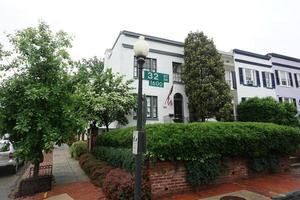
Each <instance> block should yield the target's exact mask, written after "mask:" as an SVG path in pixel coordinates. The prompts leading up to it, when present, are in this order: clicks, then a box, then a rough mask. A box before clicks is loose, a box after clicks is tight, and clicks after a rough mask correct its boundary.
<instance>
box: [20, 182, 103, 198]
mask: <svg viewBox="0 0 300 200" xmlns="http://www.w3.org/2000/svg"><path fill="white" fill-rule="evenodd" d="M65 193H66V194H68V195H69V196H70V197H71V198H73V199H74V200H106V198H105V195H104V194H103V192H102V190H101V189H100V188H98V187H96V186H94V185H93V184H92V183H90V182H88V181H82V182H76V183H70V184H66V185H60V186H54V188H53V189H52V190H51V191H49V192H43V193H39V194H36V195H35V196H31V197H26V198H23V199H22V200H42V199H47V198H49V197H53V196H56V195H59V194H65Z"/></svg>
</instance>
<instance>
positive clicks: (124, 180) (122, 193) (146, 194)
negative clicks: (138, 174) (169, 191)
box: [103, 168, 151, 200]
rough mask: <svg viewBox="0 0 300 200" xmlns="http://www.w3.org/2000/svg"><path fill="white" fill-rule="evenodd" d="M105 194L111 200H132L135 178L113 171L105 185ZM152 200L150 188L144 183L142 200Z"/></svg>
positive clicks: (117, 170)
mask: <svg viewBox="0 0 300 200" xmlns="http://www.w3.org/2000/svg"><path fill="white" fill-rule="evenodd" d="M103 192H104V193H105V194H106V197H107V198H108V199H111V200H130V199H133V196H134V177H133V176H132V174H130V173H129V172H126V171H124V170H122V169H119V168H116V169H113V170H111V171H110V172H109V173H108V174H107V176H106V178H105V180H104V183H103ZM141 199H145V200H146V199H151V198H150V186H149V183H148V182H147V181H145V180H143V181H142V198H141Z"/></svg>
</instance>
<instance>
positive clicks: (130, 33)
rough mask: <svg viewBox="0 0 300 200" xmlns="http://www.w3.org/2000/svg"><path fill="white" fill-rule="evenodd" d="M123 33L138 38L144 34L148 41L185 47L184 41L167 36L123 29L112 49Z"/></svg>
mask: <svg viewBox="0 0 300 200" xmlns="http://www.w3.org/2000/svg"><path fill="white" fill-rule="evenodd" d="M121 35H126V36H128V37H134V38H138V37H139V36H144V37H145V40H148V41H153V42H159V43H163V44H169V45H174V46H179V47H183V45H184V43H183V42H178V41H175V40H169V39H165V38H160V37H155V36H151V35H146V34H141V33H136V32H132V31H126V30H123V31H121V32H120V33H119V35H118V37H117V39H116V41H115V43H114V44H113V46H112V48H111V49H113V48H114V47H115V45H116V43H117V41H118V40H119V38H120V36H121Z"/></svg>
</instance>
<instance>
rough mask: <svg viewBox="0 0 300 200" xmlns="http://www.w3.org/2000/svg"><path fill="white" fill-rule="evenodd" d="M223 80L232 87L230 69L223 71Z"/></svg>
mask: <svg viewBox="0 0 300 200" xmlns="http://www.w3.org/2000/svg"><path fill="white" fill-rule="evenodd" d="M225 81H226V83H227V84H228V85H229V87H230V89H232V88H233V85H232V78H231V72H230V71H225Z"/></svg>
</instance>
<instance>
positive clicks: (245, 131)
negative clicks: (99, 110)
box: [97, 122, 300, 160]
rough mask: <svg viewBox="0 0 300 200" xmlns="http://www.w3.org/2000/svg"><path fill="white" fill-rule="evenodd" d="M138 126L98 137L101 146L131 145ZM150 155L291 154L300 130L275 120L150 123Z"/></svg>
mask: <svg viewBox="0 0 300 200" xmlns="http://www.w3.org/2000/svg"><path fill="white" fill-rule="evenodd" d="M133 130H134V127H130V128H123V129H117V130H114V131H111V132H109V133H106V134H103V135H101V136H99V137H98V138H97V145H98V146H106V147H117V148H131V146H132V132H133ZM146 133H147V148H148V154H147V155H148V157H150V158H154V159H161V160H195V159H197V158H199V157H202V158H204V157H207V156H211V155H217V156H222V157H232V156H244V157H264V156H267V155H288V154H290V153H291V152H293V151H295V150H296V149H297V147H298V145H299V144H300V129H298V128H292V127H288V126H281V125H275V124H271V123H255V122H209V123H190V124H180V123H178V124H174V123H172V124H154V125H147V126H146Z"/></svg>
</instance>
